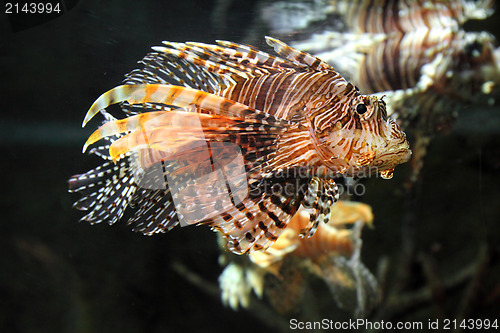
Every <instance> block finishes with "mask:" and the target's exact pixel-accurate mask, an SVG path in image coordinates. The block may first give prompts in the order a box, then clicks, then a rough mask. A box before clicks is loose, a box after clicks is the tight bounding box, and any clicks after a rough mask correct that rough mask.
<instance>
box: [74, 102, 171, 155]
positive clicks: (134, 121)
mask: <svg viewBox="0 0 500 333" xmlns="http://www.w3.org/2000/svg"><path fill="white" fill-rule="evenodd" d="M162 115H165V112H164V111H158V112H146V113H141V114H138V115H136V116H132V117H128V118H125V119H120V120H115V121H108V122H106V123H105V124H104V125H102V126H101V127H99V128H98V129H97V130H96V131H94V133H92V134H91V135H90V136H89V138H88V139H87V141H86V142H85V144H84V145H83V151H82V152H83V153H84V152H85V151H86V150H87V148H88V146H90V145H91V144H93V143H95V142H97V141H99V140H101V139H102V138H105V137H109V136H113V135H117V134H121V133H124V132H131V131H135V130H137V129H138V128H141V124H145V123H147V124H148V125H149V126H152V124H153V122H152V119H153V118H156V117H158V116H162ZM157 120H158V119H157Z"/></svg>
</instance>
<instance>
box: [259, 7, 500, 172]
mask: <svg viewBox="0 0 500 333" xmlns="http://www.w3.org/2000/svg"><path fill="white" fill-rule="evenodd" d="M298 3H301V4H302V5H305V4H306V2H301V1H297V4H298ZM314 4H315V5H314V6H312V5H311V6H306V7H308V8H309V9H308V11H309V14H308V17H309V22H308V23H307V24H306V26H307V25H311V26H313V23H312V22H314V21H316V23H318V22H321V23H322V24H321V27H324V28H323V31H317V32H316V33H315V34H313V35H309V36H308V37H305V35H306V36H307V34H308V32H307V29H306V27H305V26H303V27H297V26H295V25H294V24H292V23H290V22H289V20H287V19H286V17H293V16H294V11H293V9H292V8H293V5H292V4H291V3H288V2H287V3H284V2H277V3H274V4H273V5H271V8H281V14H280V15H281V17H282V18H281V19H276V20H274V21H272V20H269V25H270V27H271V30H272V31H283V32H287V33H290V32H294V37H293V39H295V41H294V42H291V45H292V46H294V47H296V48H298V49H301V50H305V51H308V52H311V53H312V54H314V55H315V56H318V57H321V58H322V59H323V60H324V61H326V62H328V63H330V64H331V65H332V66H333V67H335V68H336V69H337V70H339V71H340V72H341V73H343V75H344V76H345V77H346V78H347V79H348V80H350V81H351V82H353V84H355V85H356V86H357V87H359V89H360V91H361V92H362V93H365V94H377V95H379V96H385V98H386V101H387V104H388V109H387V111H388V114H389V116H391V117H392V118H394V119H398V122H399V124H400V125H401V126H402V128H403V130H405V131H407V133H408V135H409V138H410V141H411V142H412V145H413V152H414V155H413V160H412V162H411V164H412V167H413V174H412V176H411V179H412V181H415V180H416V179H417V178H418V175H419V172H420V169H421V167H422V163H423V157H424V156H425V154H426V149H427V145H428V144H429V142H430V138H431V137H432V136H433V135H434V134H435V133H439V132H445V131H449V130H450V128H451V127H452V125H453V122H454V120H455V117H456V115H457V113H458V111H460V110H461V109H463V108H464V106H467V105H471V104H473V103H475V104H483V105H491V104H493V103H494V102H495V99H498V97H499V96H500V89H499V87H500V66H499V64H500V56H499V51H498V49H496V48H495V39H494V37H493V36H492V35H491V34H489V33H487V32H466V31H464V30H463V29H462V25H463V24H464V23H465V22H466V21H468V20H471V19H484V18H486V17H488V16H489V15H491V14H492V13H493V8H492V7H493V1H491V0H481V1H465V0H425V1H392V0H378V1H368V0H356V1H345V0H333V1H322V0H319V1H316V2H314ZM319 13H322V14H321V15H319ZM327 14H328V16H327ZM316 25H317V26H320V25H319V24H316ZM301 30H302V31H301Z"/></svg>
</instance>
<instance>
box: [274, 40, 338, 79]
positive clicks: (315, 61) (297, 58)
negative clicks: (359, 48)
mask: <svg viewBox="0 0 500 333" xmlns="http://www.w3.org/2000/svg"><path fill="white" fill-rule="evenodd" d="M266 42H267V44H268V45H269V46H271V47H273V48H274V51H276V53H278V54H279V55H280V56H282V57H284V58H286V59H288V60H290V61H292V62H293V63H294V64H295V65H297V66H301V67H303V66H306V67H310V68H312V69H314V70H330V71H333V68H332V67H331V66H330V65H328V64H327V63H326V62H324V61H323V60H321V59H319V58H317V57H315V56H313V55H310V54H309V53H306V52H302V51H299V50H297V49H295V48H293V47H291V46H289V45H287V44H285V43H283V42H282V41H280V40H278V39H275V38H272V37H269V36H266Z"/></svg>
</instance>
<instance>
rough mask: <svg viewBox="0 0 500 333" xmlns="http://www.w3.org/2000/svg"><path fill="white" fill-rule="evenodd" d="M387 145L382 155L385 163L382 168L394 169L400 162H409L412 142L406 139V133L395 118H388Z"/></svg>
mask: <svg viewBox="0 0 500 333" xmlns="http://www.w3.org/2000/svg"><path fill="white" fill-rule="evenodd" d="M387 128H388V130H389V135H388V136H387V147H385V149H384V152H383V153H382V155H381V156H380V158H382V159H383V160H384V161H385V163H384V165H383V166H381V169H383V170H385V169H394V167H395V166H396V165H398V164H401V163H405V162H407V161H408V160H409V159H410V157H411V154H412V152H411V150H410V144H409V142H408V140H407V139H406V134H405V132H403V131H402V130H401V128H400V127H399V125H398V124H397V123H396V121H394V120H393V119H387Z"/></svg>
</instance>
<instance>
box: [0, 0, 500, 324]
mask: <svg viewBox="0 0 500 333" xmlns="http://www.w3.org/2000/svg"><path fill="white" fill-rule="evenodd" d="M4 4H5V3H2V6H4ZM63 5H64V9H65V12H64V13H63V14H62V15H60V16H58V17H54V18H52V19H50V20H49V19H45V18H43V17H36V18H35V17H34V16H33V17H30V16H29V15H28V16H26V15H25V16H23V17H16V18H14V17H12V15H10V16H9V15H6V14H5V13H4V9H5V8H2V14H1V16H0V77H1V82H2V85H1V87H2V88H1V90H0V97H1V98H0V112H1V118H0V153H1V155H0V156H2V162H1V164H0V166H1V169H0V170H1V171H2V172H1V174H0V175H1V186H0V205H1V210H0V214H1V215H0V226H1V229H0V230H1V231H0V332H75V333H76V332H78V333H83V332H95V333H97V332H121V333H127V332H237V333H244V332H255V331H271V330H273V331H286V329H283V327H284V326H283V323H285V324H286V323H288V320H289V319H290V318H291V317H293V315H292V316H288V317H286V316H277V315H272V314H270V313H269V315H268V316H262V315H256V312H255V311H249V310H240V311H238V312H235V311H233V310H231V309H229V308H226V307H224V306H223V305H222V303H221V301H220V299H219V294H218V289H217V278H218V276H219V274H220V272H221V270H222V268H221V267H220V266H219V264H218V256H219V249H218V247H217V243H216V235H215V233H213V232H212V231H210V230H209V228H207V227H188V228H176V229H175V230H172V231H171V232H169V233H166V234H161V235H157V236H154V237H146V236H142V235H140V234H137V233H134V232H132V231H131V230H130V228H129V227H128V226H127V225H126V224H125V223H118V224H116V225H113V226H108V225H104V224H102V225H101V224H99V225H94V226H91V225H89V224H87V223H85V222H79V218H80V217H81V216H82V213H81V212H79V211H77V210H76V209H73V208H72V204H73V202H74V201H75V200H77V198H78V196H76V195H74V194H70V193H68V192H67V179H68V178H69V177H70V176H72V175H73V174H76V173H83V172H85V171H87V170H89V169H91V168H93V167H95V166H96V165H97V164H98V163H100V160H99V159H98V158H97V157H94V156H89V155H87V154H81V148H82V146H83V143H84V142H85V140H86V137H88V135H89V134H90V133H91V132H92V131H93V128H92V127H91V126H89V127H86V128H84V129H82V128H81V122H82V120H83V117H84V115H85V113H86V111H87V110H88V108H89V107H90V105H91V104H92V102H93V101H94V100H95V99H96V98H97V97H98V96H99V95H100V94H101V93H103V92H105V91H107V90H108V89H110V88H112V87H114V86H116V85H118V84H120V82H121V80H122V79H123V75H124V74H125V73H127V72H129V71H131V70H132V69H134V68H135V67H136V62H137V61H138V60H140V59H141V58H142V57H143V56H144V55H145V54H146V53H148V52H149V50H150V47H151V46H153V45H160V43H161V41H162V40H168V41H179V42H182V41H201V42H207V43H211V42H213V41H214V40H215V39H224V40H231V41H235V42H245V43H249V44H252V45H255V46H258V47H263V48H264V49H265V50H266V51H269V52H270V51H271V50H270V48H266V46H265V45H264V42H263V41H264V39H263V36H264V35H265V34H266V27H265V26H264V25H263V24H262V22H261V21H260V8H261V7H260V5H261V3H260V2H259V1H236V0H235V1H207V0H182V1H163V2H153V1H149V2H145V1H122V0H120V1H118V0H111V1H97V0H87V1H65V2H63ZM499 19H500V15H499V13H497V14H495V15H494V16H492V17H490V18H488V19H486V20H484V21H477V22H470V23H468V25H467V26H466V28H467V29H471V30H477V31H480V30H486V31H489V32H490V33H492V34H494V35H495V36H496V37H497V39H499V38H500V23H499V22H500V20H499ZM408 173H409V171H408V166H407V165H402V166H399V167H397V168H396V172H395V175H394V178H393V179H392V180H390V181H389V180H382V179H379V178H377V179H370V180H368V181H367V182H366V194H365V195H364V196H363V197H362V198H360V199H361V200H362V201H363V202H366V203H368V204H370V205H371V206H372V207H373V211H374V215H375V221H374V225H375V227H374V229H368V228H366V229H365V230H364V231H363V237H362V239H363V250H362V260H363V262H364V264H365V265H366V266H367V267H368V268H369V269H370V270H371V271H372V272H374V273H375V272H377V270H378V269H379V266H380V263H381V262H388V263H389V267H390V268H389V271H388V272H389V274H388V275H387V280H386V281H383V283H384V284H385V285H391V284H392V283H395V282H394V281H395V276H396V275H397V274H399V273H398V272H399V269H398V265H404V258H403V259H402V258H401V257H400V253H402V251H403V250H402V249H403V248H404V247H405V246H406V245H407V244H406V243H405V242H407V241H408V240H407V239H406V237H407V233H406V231H405V230H402V228H401V225H402V218H403V215H404V210H405V197H404V190H403V183H404V180H405V176H406V175H407V174H408ZM422 179H423V181H422V186H421V192H420V193H419V197H418V201H416V202H415V203H414V205H415V207H417V216H416V219H417V221H418V223H417V224H416V225H415V226H414V229H413V230H412V231H411V233H412V235H411V239H412V240H411V241H413V242H414V247H413V248H414V249H415V251H416V252H417V253H416V257H417V258H420V259H419V260H421V262H424V263H425V264H424V265H420V266H418V267H409V268H408V269H407V270H406V271H407V272H408V274H410V276H409V277H408V278H407V281H409V282H408V283H407V285H406V291H408V292H411V291H417V292H418V291H419V290H422V291H423V292H428V291H425V290H426V289H425V288H426V286H427V285H428V284H429V281H427V280H426V278H425V276H429V274H427V275H426V274H424V273H425V272H422V268H421V267H428V268H429V269H430V270H431V271H432V272H434V273H435V275H436V276H439V277H440V278H436V280H435V281H437V283H439V282H440V281H441V282H442V283H446V281H447V279H454V278H455V279H457V281H462V280H460V276H457V275H458V274H462V273H464V272H465V273H464V274H466V273H467V268H468V267H470V269H471V270H472V272H469V274H470V278H469V279H463V281H462V282H459V283H457V284H456V285H455V286H454V287H453V288H447V289H446V288H441V289H440V288H439V286H438V287H436V286H434V287H433V288H431V289H430V290H431V292H435V293H437V294H435V295H432V296H431V297H430V299H431V300H430V301H429V298H428V297H427V298H425V297H424V301H422V302H420V301H418V299H417V300H413V301H412V302H413V303H411V304H410V305H411V306H408V307H406V308H405V310H404V311H400V312H398V313H397V314H396V315H392V314H390V313H389V314H387V316H386V317H383V316H382V317H379V319H380V318H382V319H385V320H393V321H396V320H399V321H422V322H425V323H426V322H427V321H428V319H434V318H437V317H439V318H450V319H453V316H455V315H456V314H457V313H464V314H466V315H467V316H468V317H470V318H489V319H491V320H493V319H499V320H500V265H499V263H500V244H499V238H500V108H499V107H498V106H497V105H496V106H492V107H484V106H471V107H469V108H467V109H466V110H464V112H462V113H461V114H460V115H459V117H458V120H457V123H456V126H455V127H454V129H453V131H452V132H451V133H450V134H447V135H441V136H437V137H436V138H435V139H434V141H433V142H432V143H431V145H430V148H429V152H428V158H427V160H426V163H425V166H424V169H423V178H422ZM381 259H383V260H382V261H381ZM412 265H413V264H412ZM430 275H431V276H432V273H431V274H430ZM196 279H198V280H196ZM200 279H201V280H200ZM196 281H197V282H196ZM443 281H444V282H443ZM431 282H432V281H431ZM200 285H202V286H204V287H200ZM323 287H324V288H325V290H326V287H325V286H323ZM321 288H322V286H321V284H318V285H315V286H314V287H312V288H311V294H312V297H309V298H307V300H308V301H309V302H313V303H314V304H307V302H306V303H304V304H303V305H302V306H303V307H304V308H307V307H309V306H313V305H314V307H316V308H318V309H320V313H319V314H318V318H329V319H332V320H335V321H345V320H348V319H349V318H351V315H352V314H351V313H349V312H347V311H344V310H341V309H339V308H337V307H335V306H332V304H334V303H332V301H331V295H330V294H329V293H328V292H326V291H324V292H323V291H322V289H321ZM440 290H441V293H439V291H440ZM436 291H437V292H436ZM410 294H411V293H410ZM411 295H413V296H414V297H417V298H418V295H417V294H415V293H414V294H411ZM415 295H417V296H415ZM401 301H402V302H403V301H404V300H401ZM262 302H263V303H265V301H262ZM257 304H259V303H257ZM264 309H267V308H264ZM266 311H267V310H266ZM387 318H389V319H387ZM316 319H317V318H316ZM311 320H312V318H311ZM280 323H281V324H280ZM280 325H281V326H280Z"/></svg>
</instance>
